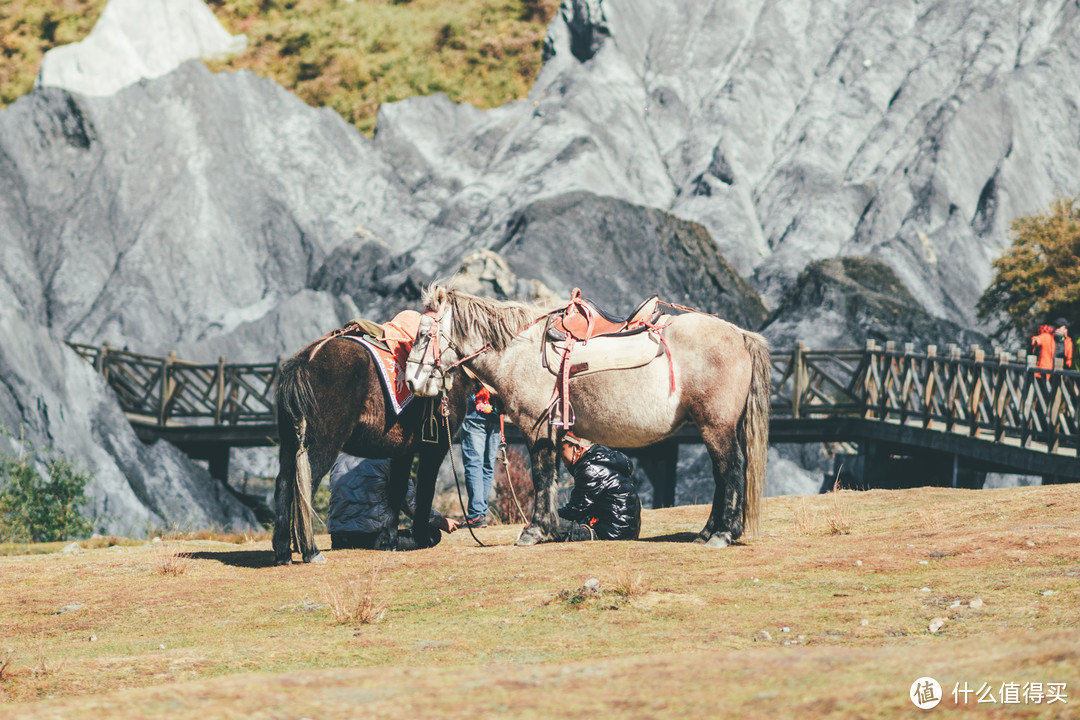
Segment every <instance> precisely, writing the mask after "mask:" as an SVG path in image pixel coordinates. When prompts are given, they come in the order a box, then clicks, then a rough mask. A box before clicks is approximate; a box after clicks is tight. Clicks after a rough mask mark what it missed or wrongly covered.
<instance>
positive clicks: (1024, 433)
mask: <svg viewBox="0 0 1080 720" xmlns="http://www.w3.org/2000/svg"><path fill="white" fill-rule="evenodd" d="M1035 362H1036V358H1035V356H1034V355H1028V356H1027V359H1026V361H1025V363H1026V365H1025V369H1024V382H1023V385H1022V388H1021V391H1020V407H1019V408H1018V411H1019V412H1018V413H1017V414H1018V418H1017V419H1018V420H1019V422H1020V447H1027V444H1028V442H1029V441H1030V440H1031V436H1032V432H1031V431H1032V427H1031V424H1032V418H1031V416H1032V412H1031V410H1032V407H1033V406H1034V404H1035V373H1034V372H1032V371H1033V370H1034V369H1035Z"/></svg>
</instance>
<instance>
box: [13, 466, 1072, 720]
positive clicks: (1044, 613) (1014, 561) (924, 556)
mask: <svg viewBox="0 0 1080 720" xmlns="http://www.w3.org/2000/svg"><path fill="white" fill-rule="evenodd" d="M705 515H706V510H705V508H702V507H700V506H698V507H680V508H672V509H668V510H659V511H646V513H645V518H644V535H645V536H646V538H651V539H654V540H656V539H660V540H664V539H667V540H684V539H685V538H686V537H688V536H689V534H690V533H692V532H694V531H696V530H697V529H699V528H700V526H701V525H702V524H703V522H704V520H705ZM844 530H847V531H848V532H847V534H842V533H843V531H844ZM834 531H840V533H841V534H834ZM477 532H478V534H479V533H483V534H482V535H481V537H482V538H483V539H484V540H485V541H486V542H490V543H494V544H495V547H491V548H478V547H476V546H475V545H474V544H473V542H472V540H471V538H470V537H469V536H468V534H465V533H457V534H455V535H453V536H450V537H449V538H447V540H446V541H444V542H443V543H442V544H441V545H440V546H439V547H437V548H435V549H434V550H430V551H424V552H417V553H408V554H390V553H376V552H370V551H344V552H331V553H328V557H329V562H328V563H327V564H326V565H322V566H293V567H288V568H272V567H265V566H266V565H268V563H269V562H270V560H271V551H270V548H269V545H268V543H267V542H266V541H260V542H255V543H250V544H246V545H240V546H236V545H227V544H224V543H215V542H210V541H183V542H168V543H165V544H157V545H154V544H147V545H144V546H141V547H124V548H119V549H95V550H89V551H87V552H84V553H82V554H79V555H74V556H73V555H65V554H53V555H36V556H23V557H6V558H0V597H3V598H5V602H4V603H2V604H0V638H2V639H0V653H3V654H2V655H0V658H2V659H0V665H2V664H3V662H5V661H7V662H8V663H9V664H8V666H7V668H6V670H5V671H4V672H3V673H2V678H0V717H6V716H13V717H87V716H91V717H110V718H135V717H143V716H147V715H158V716H165V715H168V717H170V718H177V719H180V718H205V717H299V716H302V715H307V716H309V717H319V718H336V717H342V718H344V717H357V716H368V717H412V716H415V715H417V714H422V715H423V716H425V717H448V718H456V717H462V718H465V717H476V716H481V717H483V716H490V715H498V714H503V713H505V714H506V715H508V716H514V717H538V718H539V717H562V718H577V717H582V718H584V717H597V716H603V717H608V716H618V717H658V716H667V717H704V716H706V715H707V714H709V715H712V714H715V712H716V710H717V708H723V711H722V713H721V715H723V716H727V717H739V716H745V717H762V718H765V717H790V716H798V717H800V718H811V719H813V718H822V717H854V716H860V717H882V718H886V717H896V716H898V715H899V714H901V713H907V712H908V711H914V707H913V706H911V705H910V704H909V702H908V700H907V692H908V688H909V686H910V685H911V683H912V682H913V681H914V680H915V679H916V678H918V677H921V676H923V675H931V676H933V677H936V678H937V679H938V680H939V681H940V682H941V683H942V685H943V686H945V687H946V688H947V693H946V694H947V697H946V701H945V702H944V703H943V704H942V706H940V707H939V708H938V709H937V710H936V711H935V712H937V713H938V714H942V715H944V716H946V717H948V716H956V715H958V714H964V713H963V711H965V710H966V711H967V712H972V711H975V710H977V711H978V715H979V717H997V716H999V715H1000V713H1002V712H1004V711H1005V710H1008V711H1009V712H1008V714H1009V716H1010V717H1013V716H1019V717H1040V718H1053V717H1069V716H1070V713H1072V712H1073V711H1074V709H1075V707H1076V704H1077V703H1078V702H1080V696H1077V695H1076V694H1077V693H1078V692H1080V690H1078V688H1080V643H1078V642H1077V640H1078V639H1080V637H1078V634H1080V633H1078V630H1077V623H1078V620H1080V610H1078V609H1077V603H1076V594H1077V591H1078V590H1080V486H1078V485H1070V486H1052V487H1045V488H1013V489H1008V490H992V491H991V490H988V491H956V490H943V489H933V488H926V489H916V490H906V491H873V492H867V493H853V492H850V491H842V492H840V493H834V494H831V495H828V496H817V497H812V498H805V499H803V498H794V497H787V498H776V499H770V500H769V501H768V504H767V508H766V512H765V518H764V523H763V532H762V535H761V536H759V537H758V538H756V539H754V540H752V541H751V542H749V543H748V544H746V545H742V546H737V547H733V548H729V549H726V550H722V551H713V550H708V549H705V548H702V547H699V546H695V545H691V544H686V543H684V542H663V541H661V542H644V541H643V542H636V543H588V544H585V543H580V544H569V545H544V546H540V547H537V548H527V549H526V548H514V547H511V546H510V545H509V543H511V542H512V540H513V538H514V536H515V533H516V529H515V528H513V527H509V526H503V527H491V528H487V529H485V530H480V531H477ZM322 541H323V542H324V543H325V538H322ZM181 551H183V552H186V553H191V554H192V556H191V557H188V558H176V557H175V554H176V553H177V552H181ZM169 567H172V568H174V569H175V568H177V567H178V568H179V569H180V570H182V572H180V573H179V574H177V573H175V572H174V573H172V574H169V573H166V572H163V571H164V570H165V569H167V568H169ZM373 568H375V569H377V572H375V575H374V576H375V583H374V592H373V596H374V598H375V601H376V603H377V604H382V605H385V610H386V614H385V617H384V618H383V619H382V621H381V622H378V623H375V624H361V623H359V622H356V621H351V620H346V621H345V622H343V623H339V622H338V621H337V620H336V619H335V617H334V612H333V610H332V607H331V606H332V597H331V596H332V594H333V593H334V592H338V593H339V594H344V595H348V594H349V593H350V592H354V593H355V594H356V595H357V596H360V595H362V594H364V593H365V592H367V591H368V588H369V586H370V585H371V583H372V577H373ZM589 577H596V578H599V579H600V581H601V583H602V586H603V588H604V592H602V593H601V594H600V596H598V597H590V598H584V599H582V598H578V597H576V596H575V590H576V589H577V588H579V587H580V586H581V585H582V583H583V582H584V581H585V580H586V579H588V578H589ZM639 577H640V580H639ZM924 588H926V589H925V590H924ZM1047 591H1052V593H1051V594H1044V593H1046V592H1047ZM975 599H980V600H982V605H981V607H978V606H977V607H971V605H970V603H971V601H972V600H975ZM956 601H959V603H958V604H955V605H954V603H955V602H956ZM76 602H77V603H82V605H83V607H82V608H81V609H78V610H74V611H70V612H66V613H63V614H55V613H56V611H57V610H58V609H59V608H61V607H63V606H65V605H69V604H71V603H76ZM976 605H978V604H977V603H976ZM350 607H352V606H351V605H349V604H348V603H346V609H349V608H350ZM936 617H944V618H946V622H945V625H944V627H943V628H942V629H941V630H940V631H939V632H937V633H936V634H935V633H931V632H929V630H928V625H929V624H930V622H931V620H932V619H934V618H936ZM864 621H865V622H864ZM784 627H787V628H789V629H790V632H784V631H783V628H784ZM762 631H765V632H767V633H769V637H766V636H765V635H764V634H763V633H762ZM91 638H93V640H92V641H91ZM958 682H959V683H963V682H967V683H968V684H969V685H974V686H975V687H978V686H979V685H981V684H982V683H984V682H985V683H989V684H991V685H993V686H994V692H995V695H996V693H997V688H998V687H999V686H1000V684H1001V683H1003V682H1016V683H1025V682H1043V683H1049V682H1065V683H1068V689H1067V692H1071V694H1072V697H1070V698H1069V701H1070V702H1069V704H1068V705H1063V704H1061V703H1056V704H1054V705H1048V704H1045V703H1041V704H1029V705H1027V706H1023V705H1019V706H1015V705H1013V706H1008V707H1005V706H1002V705H1000V704H998V705H996V706H987V705H983V706H979V707H974V706H973V705H969V706H968V707H966V708H964V707H960V708H955V707H952V699H951V695H950V693H951V690H952V687H953V685H954V684H955V683H958ZM973 702H974V701H972V703H973ZM5 703H7V704H5ZM793 713H795V714H794V715H793Z"/></svg>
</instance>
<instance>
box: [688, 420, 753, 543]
mask: <svg viewBox="0 0 1080 720" xmlns="http://www.w3.org/2000/svg"><path fill="white" fill-rule="evenodd" d="M702 437H703V438H704V440H705V444H706V446H707V447H708V449H709V457H710V458H711V459H712V466H713V480H714V481H715V482H716V489H715V491H714V493H713V505H712V512H711V513H710V514H709V521H708V522H707V523H705V527H704V528H703V529H702V531H701V532H700V533H698V537H697V538H696V539H695V540H694V542H696V543H704V544H706V545H708V546H709V547H716V548H721V547H727V546H728V545H730V544H731V543H732V542H734V541H735V540H737V539H738V538H739V536H741V535H742V533H743V503H745V502H746V454H745V452H744V451H743V448H742V446H741V445H740V444H739V443H738V441H737V439H736V433H735V428H733V427H729V428H703V429H702Z"/></svg>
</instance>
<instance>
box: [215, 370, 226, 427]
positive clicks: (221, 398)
mask: <svg viewBox="0 0 1080 720" xmlns="http://www.w3.org/2000/svg"><path fill="white" fill-rule="evenodd" d="M215 380H216V382H215V385H216V387H215V391H216V393H217V396H216V397H215V398H214V424H215V425H220V424H221V410H222V408H224V407H225V356H224V355H222V356H220V357H219V358H218V366H217V377H216V379H215Z"/></svg>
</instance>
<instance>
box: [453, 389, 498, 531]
mask: <svg viewBox="0 0 1080 720" xmlns="http://www.w3.org/2000/svg"><path fill="white" fill-rule="evenodd" d="M441 405H442V407H441V409H442V416H443V423H444V424H445V425H446V444H447V445H449V446H450V467H451V468H453V470H454V484H455V485H457V500H458V505H460V506H461V517H463V518H465V520H464V522H463V524H464V523H465V522H468V520H469V514H468V513H467V512H465V501H464V500H463V499H462V497H461V478H460V477H458V471H457V463H456V462H454V444H453V443H452V442H450V408H449V407H448V406H447V402H446V391H445V390H443V398H442V403H441ZM465 527H467V528H468V529H469V534H470V535H472V539H473V540H475V541H476V544H477V545H479V546H480V547H488V546H487V545H485V544H484V543H482V542H480V538H478V537H476V533H474V532H473V529H472V526H471V525H465Z"/></svg>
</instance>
